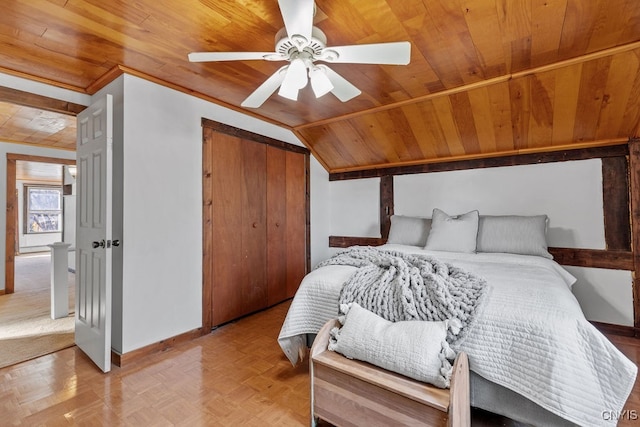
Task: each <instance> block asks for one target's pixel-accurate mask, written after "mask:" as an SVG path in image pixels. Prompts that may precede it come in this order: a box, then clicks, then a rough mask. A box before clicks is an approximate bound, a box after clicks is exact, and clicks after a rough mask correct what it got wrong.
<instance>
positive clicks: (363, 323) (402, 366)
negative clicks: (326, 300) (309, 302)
mask: <svg viewBox="0 0 640 427" xmlns="http://www.w3.org/2000/svg"><path fill="white" fill-rule="evenodd" d="M340 309H341V311H342V312H343V313H345V312H346V315H345V316H344V317H341V318H339V320H340V323H342V327H341V328H339V329H338V328H334V329H333V330H331V332H330V338H329V346H328V348H329V350H331V351H336V352H338V353H340V354H342V355H344V356H345V357H347V358H349V359H356V360H362V361H365V362H368V363H371V364H372V365H376V366H379V367H381V368H384V369H387V370H389V371H393V372H397V373H399V374H402V375H404V376H407V377H409V378H413V379H415V380H418V381H422V382H426V383H429V384H433V385H435V386H437V387H440V388H447V387H449V381H450V378H451V372H452V370H453V369H452V365H451V362H450V360H453V359H454V358H455V352H454V351H453V350H451V348H450V347H449V344H448V343H447V341H446V338H447V330H448V328H449V324H448V322H449V321H443V322H430V321H421V320H408V321H401V322H395V323H394V322H390V321H388V320H386V319H383V318H382V317H380V316H378V315H377V314H375V313H372V312H370V311H369V310H366V309H364V308H362V307H360V306H359V305H358V304H357V303H350V304H343V305H342V306H341V307H340Z"/></svg>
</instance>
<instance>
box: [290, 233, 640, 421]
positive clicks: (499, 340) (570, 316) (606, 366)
mask: <svg viewBox="0 0 640 427" xmlns="http://www.w3.org/2000/svg"><path fill="white" fill-rule="evenodd" d="M430 231H431V232H433V230H430ZM392 232H393V223H392ZM476 232H477V230H476ZM477 233H478V232H477ZM427 234H429V233H427ZM480 235H481V233H478V234H477V236H478V240H477V242H478V245H479V242H480ZM449 237H451V236H449ZM389 240H390V241H391V242H394V241H401V242H403V241H406V239H405V240H403V239H396V238H392V236H391V234H390V239H389ZM517 240H519V239H517ZM410 243H415V242H410ZM421 243H422V242H419V243H418V245H407V244H394V243H390V244H385V245H383V246H381V247H380V249H381V250H392V251H397V252H402V253H412V254H422V255H426V256H433V257H436V258H437V259H440V260H442V261H444V262H446V263H449V264H451V265H455V266H457V267H460V268H463V269H465V270H467V271H469V272H471V273H473V274H476V275H478V276H480V277H482V278H484V279H486V281H487V293H486V298H485V300H484V302H483V304H482V307H481V310H480V312H479V314H478V315H477V320H476V321H475V323H474V324H473V326H472V329H471V330H470V331H468V334H467V336H466V338H465V339H464V341H463V342H462V343H461V344H460V347H459V348H458V350H459V351H464V352H465V353H467V354H468V356H469V365H470V370H471V403H472V406H474V407H478V408H482V409H485V410H488V411H491V412H494V413H498V414H502V415H505V416H507V417H510V418H512V419H514V420H516V421H521V422H526V423H530V424H534V425H541V426H544V425H549V426H561V425H575V424H577V425H584V426H599V425H602V426H607V425H615V423H616V422H615V420H611V419H608V418H611V417H604V416H603V413H604V412H605V411H607V412H608V411H613V413H620V412H619V411H621V410H622V408H623V406H624V403H625V402H626V399H627V398H628V396H629V393H630V392H631V389H632V388H633V385H634V382H635V378H636V374H637V367H636V365H635V364H634V363H633V362H631V361H630V360H629V359H627V358H626V357H625V356H624V355H623V354H622V353H621V352H620V351H619V350H617V348H615V347H614V346H613V345H612V344H611V343H610V342H609V341H608V340H607V338H606V337H605V336H604V335H602V334H601V333H600V332H599V331H598V330H597V329H596V328H595V327H594V326H593V325H592V324H591V323H590V322H589V321H587V320H586V319H585V317H584V315H583V313H582V311H581V309H580V306H579V304H578V302H577V300H576V299H575V297H574V296H573V294H572V292H571V286H572V285H573V283H574V282H575V278H574V277H573V276H572V275H571V274H570V273H568V272H567V271H566V270H565V269H563V268H562V267H561V266H560V265H559V264H557V263H556V262H555V261H553V260H552V259H550V258H551V257H550V256H545V254H544V252H542V253H541V254H540V255H530V254H522V253H504V252H480V251H476V249H478V248H480V246H478V248H476V246H475V245H474V247H473V250H472V251H467V252H465V251H451V250H447V251H441V250H426V249H424V248H423V247H421V246H419V244H421ZM544 245H546V243H545V244H544ZM427 246H429V245H427ZM432 246H433V245H432ZM448 249H451V248H448ZM514 251H515V252H525V253H526V252H527V251H519V250H514ZM355 270H356V267H352V266H347V265H327V266H324V267H321V268H318V269H315V270H313V271H311V272H310V273H309V274H308V275H307V276H306V277H305V278H304V279H303V281H302V283H301V285H300V288H299V290H298V292H297V294H296V295H295V297H294V299H293V301H292V303H291V306H290V308H289V311H288V313H287V316H286V319H285V321H284V323H283V325H282V329H281V331H280V335H279V338H278V341H279V344H280V346H281V348H282V350H283V352H284V353H285V354H286V356H287V357H288V358H289V360H290V361H291V363H292V364H294V365H295V364H297V363H298V362H299V361H300V360H301V358H302V357H304V355H305V354H306V351H307V347H308V345H309V341H310V340H311V339H312V337H313V335H314V334H316V333H317V332H318V331H319V329H320V328H321V327H322V325H323V324H324V323H325V322H326V321H327V320H329V319H331V318H334V317H336V316H338V314H339V313H338V307H339V304H338V301H339V297H340V291H341V289H342V286H343V284H344V283H345V281H347V280H348V279H349V277H350V276H351V275H352V274H353V273H354V271H355ZM310 337H311V338H310ZM608 413H610V412H608Z"/></svg>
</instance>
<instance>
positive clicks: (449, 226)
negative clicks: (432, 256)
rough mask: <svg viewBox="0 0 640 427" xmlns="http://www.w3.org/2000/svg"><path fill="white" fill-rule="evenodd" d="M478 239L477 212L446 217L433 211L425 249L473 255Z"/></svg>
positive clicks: (437, 210) (441, 212) (436, 210)
mask: <svg viewBox="0 0 640 427" xmlns="http://www.w3.org/2000/svg"><path fill="white" fill-rule="evenodd" d="M477 238H478V211H477V210H476V211H471V212H467V213H466V214H463V215H457V216H451V215H447V214H446V213H445V212H443V211H441V210H440V209H437V208H436V209H434V210H433V216H432V217H431V231H430V232H429V236H428V237H427V243H426V245H425V247H424V248H425V249H427V250H430V251H447V252H466V253H475V251H476V241H477Z"/></svg>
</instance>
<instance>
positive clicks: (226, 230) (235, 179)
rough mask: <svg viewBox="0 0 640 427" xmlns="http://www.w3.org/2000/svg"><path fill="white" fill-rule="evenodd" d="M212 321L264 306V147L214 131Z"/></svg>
mask: <svg viewBox="0 0 640 427" xmlns="http://www.w3.org/2000/svg"><path fill="white" fill-rule="evenodd" d="M216 139H217V141H216V143H215V144H213V147H212V161H213V165H212V166H213V193H212V196H213V199H212V201H213V207H214V215H213V230H212V232H213V248H212V256H213V259H214V262H213V271H212V273H213V301H212V304H213V306H212V317H213V324H214V325H219V324H222V323H225V322H227V321H229V320H232V319H235V318H238V317H240V316H242V315H244V314H248V313H251V312H254V311H256V310H259V309H261V308H263V307H265V306H266V303H267V300H266V298H267V290H266V288H265V287H264V283H265V281H266V242H267V235H266V208H267V206H266V182H265V176H266V146H265V145H264V144H259V143H255V142H250V141H245V140H242V139H240V138H236V137H233V136H229V135H224V134H216Z"/></svg>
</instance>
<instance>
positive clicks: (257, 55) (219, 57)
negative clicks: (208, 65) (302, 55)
mask: <svg viewBox="0 0 640 427" xmlns="http://www.w3.org/2000/svg"><path fill="white" fill-rule="evenodd" d="M252 59H266V60H268V61H278V60H280V61H284V60H285V59H287V58H285V57H284V56H281V55H278V54H276V53H274V52H191V53H190V54H189V61H190V62H208V61H245V60H252Z"/></svg>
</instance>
